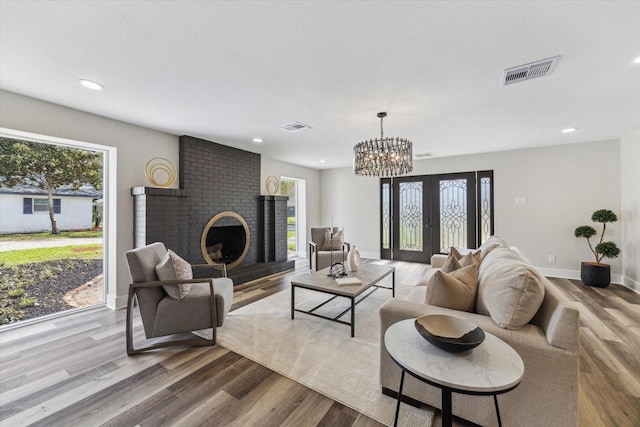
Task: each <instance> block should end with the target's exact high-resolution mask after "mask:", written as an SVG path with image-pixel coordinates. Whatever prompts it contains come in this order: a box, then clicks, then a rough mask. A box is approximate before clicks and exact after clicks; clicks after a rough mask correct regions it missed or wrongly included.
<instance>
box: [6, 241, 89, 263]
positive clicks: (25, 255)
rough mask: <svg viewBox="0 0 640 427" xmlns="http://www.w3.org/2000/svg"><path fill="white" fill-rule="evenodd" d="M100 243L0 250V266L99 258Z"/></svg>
mask: <svg viewBox="0 0 640 427" xmlns="http://www.w3.org/2000/svg"><path fill="white" fill-rule="evenodd" d="M101 258H102V245H85V246H77V245H76V246H63V247H59V248H36V249H23V250H19V251H7V252H0V266H7V267H8V266H11V265H19V264H28V263H32V262H44V261H54V260H59V259H101Z"/></svg>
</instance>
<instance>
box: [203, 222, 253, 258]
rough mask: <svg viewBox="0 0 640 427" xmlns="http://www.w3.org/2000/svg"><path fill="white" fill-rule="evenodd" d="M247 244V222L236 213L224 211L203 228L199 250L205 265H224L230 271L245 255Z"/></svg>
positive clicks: (248, 236)
mask: <svg viewBox="0 0 640 427" xmlns="http://www.w3.org/2000/svg"><path fill="white" fill-rule="evenodd" d="M249 243H250V234H249V227H248V225H247V222H246V221H245V220H244V218H242V216H240V215H238V214H237V213H235V212H231V211H226V212H220V213H219V214H217V215H215V216H214V217H213V218H211V219H210V220H209V222H208V223H207V225H206V226H205V227H204V230H202V237H201V238H200V250H201V251H202V257H203V258H204V260H205V261H206V262H207V264H214V263H224V264H226V266H227V270H230V269H232V268H234V267H235V266H237V265H238V264H240V263H241V262H242V260H243V259H244V257H245V256H246V255H247V251H248V250H249ZM214 268H218V269H222V267H214Z"/></svg>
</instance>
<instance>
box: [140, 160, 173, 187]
mask: <svg viewBox="0 0 640 427" xmlns="http://www.w3.org/2000/svg"><path fill="white" fill-rule="evenodd" d="M144 173H145V174H146V175H147V179H148V180H149V182H150V183H151V184H153V185H155V186H156V187H168V186H170V185H171V184H173V182H174V181H175V180H176V176H177V173H176V167H175V166H174V165H173V163H171V161H170V160H169V159H165V158H164V157H154V158H153V159H151V160H149V161H148V162H147V164H146V166H145V167H144Z"/></svg>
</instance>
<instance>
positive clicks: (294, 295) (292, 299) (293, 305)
mask: <svg viewBox="0 0 640 427" xmlns="http://www.w3.org/2000/svg"><path fill="white" fill-rule="evenodd" d="M295 306H296V287H295V286H294V285H291V318H292V319H293V313H295V309H294V308H295Z"/></svg>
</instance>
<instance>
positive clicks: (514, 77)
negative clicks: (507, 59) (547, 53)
mask: <svg viewBox="0 0 640 427" xmlns="http://www.w3.org/2000/svg"><path fill="white" fill-rule="evenodd" d="M558 59H560V56H554V57H553V58H547V59H543V60H541V61H536V62H531V63H529V64H524V65H518V66H517V67H511V68H507V69H506V70H504V76H503V77H502V86H506V85H510V84H513V83H518V82H523V81H525V80H530V79H535V78H536V77H543V76H546V75H549V74H550V73H551V72H552V71H553V69H554V67H555V66H556V64H557V62H558Z"/></svg>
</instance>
